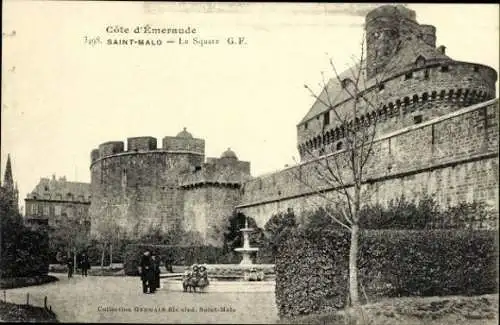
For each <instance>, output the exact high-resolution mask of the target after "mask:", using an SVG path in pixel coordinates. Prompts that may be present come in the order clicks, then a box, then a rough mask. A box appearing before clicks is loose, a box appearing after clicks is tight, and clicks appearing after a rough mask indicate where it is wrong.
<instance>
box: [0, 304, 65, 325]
mask: <svg viewBox="0 0 500 325" xmlns="http://www.w3.org/2000/svg"><path fill="white" fill-rule="evenodd" d="M0 321H1V322H26V323H28V322H37V323H57V322H58V321H57V317H56V315H55V314H54V313H53V312H52V311H49V310H46V309H45V308H43V307H34V306H27V305H17V304H12V303H8V302H3V301H0Z"/></svg>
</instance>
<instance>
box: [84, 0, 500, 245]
mask: <svg viewBox="0 0 500 325" xmlns="http://www.w3.org/2000/svg"><path fill="white" fill-rule="evenodd" d="M365 28H366V59H365V60H362V62H360V64H359V65H357V66H354V67H352V68H351V69H348V70H347V71H346V72H343V73H341V74H340V75H339V78H338V79H337V78H332V79H331V80H329V81H328V83H327V85H326V87H325V89H323V91H322V92H321V94H319V96H318V100H317V101H316V102H315V103H314V104H313V105H312V107H311V108H310V109H309V111H308V112H307V113H306V114H305V116H304V118H303V119H302V120H301V121H300V122H299V123H298V125H297V149H298V151H299V153H300V157H301V162H300V163H299V164H298V165H296V166H291V167H288V168H285V169H283V170H281V171H278V172H276V173H273V174H268V175H264V176H260V177H251V175H250V163H249V162H244V161H239V160H238V158H237V157H236V155H235V154H234V152H232V151H231V150H229V149H228V151H226V152H225V153H223V154H222V156H221V157H220V158H208V159H206V160H205V142H204V140H203V139H196V138H193V137H192V135H191V134H190V133H188V132H187V131H186V130H184V131H182V132H181V133H179V134H178V135H177V136H176V137H165V138H164V139H163V141H162V147H161V148H158V147H157V143H156V141H157V140H156V139H155V138H152V137H139V138H129V139H128V141H127V149H126V150H125V145H124V143H123V142H122V141H115V142H107V143H103V144H101V145H100V146H99V148H97V149H94V150H93V151H92V153H91V166H90V170H91V187H90V193H91V196H92V200H91V204H90V217H91V220H92V231H93V232H94V233H96V234H97V233H99V232H100V231H101V229H104V228H106V227H108V228H109V227H119V228H120V229H125V231H126V232H127V233H128V234H130V235H131V236H139V235H141V234H144V233H145V232H147V231H148V230H149V229H151V228H152V227H160V228H162V229H163V230H168V229H171V228H172V227H175V226H177V225H180V226H182V227H183V228H184V229H186V230H191V231H196V232H199V233H200V234H201V235H202V237H203V238H204V239H205V241H206V243H207V244H212V245H220V244H221V242H220V241H221V227H223V226H224V224H225V221H226V220H225V218H227V217H228V216H230V215H231V213H232V212H233V211H234V210H235V209H236V210H238V211H240V212H242V213H244V214H246V215H247V216H250V217H252V218H254V219H255V220H256V221H257V224H258V225H259V226H260V227H263V226H264V225H265V223H266V222H267V220H269V218H270V217H271V216H272V215H273V214H275V213H278V212H284V211H287V210H288V209H290V208H291V209H293V210H294V211H295V212H296V213H297V214H300V213H302V212H304V211H308V210H311V209H315V208H317V207H318V205H321V204H324V202H323V201H322V198H320V197H319V196H318V195H317V194H316V192H315V191H314V190H311V188H310V187H309V186H305V185H304V182H302V181H299V178H305V179H307V180H308V181H307V183H309V184H312V185H313V186H315V187H317V188H321V190H322V191H323V192H324V193H325V195H328V196H333V195H335V194H334V193H335V191H334V189H333V188H332V187H331V186H325V185H324V184H321V182H320V181H321V180H319V179H318V177H317V175H315V172H314V170H315V164H316V162H317V161H316V159H317V157H318V156H326V157H327V158H328V159H333V158H334V157H335V155H345V154H346V153H345V150H344V143H343V142H344V141H345V129H346V127H347V126H349V127H352V126H354V127H356V128H362V127H370V126H373V125H375V123H376V135H375V139H374V142H373V150H374V153H373V155H371V156H370V159H369V160H368V161H367V166H366V174H365V178H364V180H363V186H364V188H365V189H366V188H368V189H370V191H371V192H373V193H374V195H372V196H371V198H370V200H367V201H365V202H364V203H380V204H385V203H387V202H389V201H390V200H391V199H395V198H398V197H400V196H401V195H406V196H408V197H415V198H418V197H421V196H423V195H433V196H435V197H436V199H437V201H438V203H439V204H440V205H441V206H443V207H446V206H452V205H455V204H457V203H459V202H472V201H480V202H484V203H486V204H487V205H488V206H489V209H490V215H491V216H492V219H491V220H490V221H491V222H490V224H489V225H490V226H491V227H497V216H498V199H499V197H498V185H499V177H498V127H499V126H498V108H499V105H498V99H495V94H496V89H495V87H496V86H495V85H496V82H497V72H496V71H495V70H493V69H492V68H490V67H488V66H485V65H481V64H477V63H469V62H462V61H456V60H453V59H452V58H450V57H449V56H448V55H447V54H446V47H445V46H437V47H436V28H435V27H434V26H432V25H421V24H419V23H418V22H417V20H416V14H415V12H414V11H412V10H409V9H407V8H405V7H402V6H393V5H384V6H381V7H379V8H376V9H374V10H372V11H371V12H370V13H368V15H367V16H366V24H365ZM358 73H359V74H358ZM356 76H360V78H359V79H358V78H356ZM358 80H359V82H357V81H358ZM353 84H356V87H357V89H358V90H360V91H359V94H358V95H359V96H357V97H356V98H352V96H350V93H349V89H350V88H349V87H351V86H352V85H353ZM353 101H356V102H357V103H358V104H357V114H354V113H353V110H352V107H353ZM339 117H340V118H339ZM349 182H350V181H349V178H348V177H347V178H346V186H348V187H349V186H351V184H350V183H349Z"/></svg>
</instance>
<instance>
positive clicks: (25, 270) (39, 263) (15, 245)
mask: <svg viewBox="0 0 500 325" xmlns="http://www.w3.org/2000/svg"><path fill="white" fill-rule="evenodd" d="M2 232H3V231H2ZM2 235H3V238H2V252H1V253H2V256H1V261H2V262H1V263H0V278H12V277H33V276H40V275H46V274H47V273H48V271H49V254H48V251H49V243H48V235H47V233H46V232H44V231H36V230H31V229H29V228H27V227H24V226H18V227H12V228H11V229H8V230H6V231H5V232H3V234H2Z"/></svg>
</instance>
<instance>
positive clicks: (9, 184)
mask: <svg viewBox="0 0 500 325" xmlns="http://www.w3.org/2000/svg"><path fill="white" fill-rule="evenodd" d="M3 187H5V188H7V189H10V190H14V178H13V177H12V166H11V163H10V154H8V155H7V164H6V165H5V174H4V177H3Z"/></svg>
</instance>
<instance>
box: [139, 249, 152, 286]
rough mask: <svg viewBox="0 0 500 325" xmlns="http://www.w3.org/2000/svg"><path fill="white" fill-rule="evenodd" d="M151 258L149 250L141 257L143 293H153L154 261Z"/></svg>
mask: <svg viewBox="0 0 500 325" xmlns="http://www.w3.org/2000/svg"><path fill="white" fill-rule="evenodd" d="M152 262H153V261H152V259H151V254H150V252H149V251H145V252H144V254H143V255H142V257H141V265H140V270H139V272H140V274H141V281H142V292H143V293H153V292H154V288H153V285H154V283H153V278H154V273H153V263H152Z"/></svg>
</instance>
